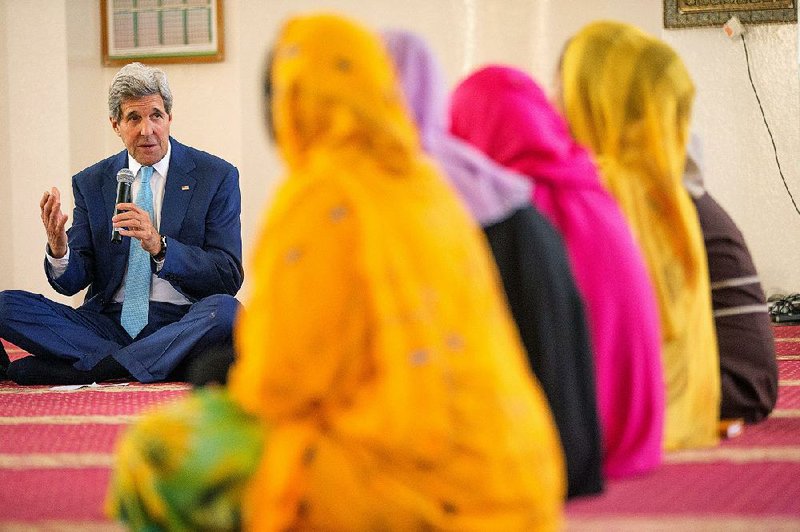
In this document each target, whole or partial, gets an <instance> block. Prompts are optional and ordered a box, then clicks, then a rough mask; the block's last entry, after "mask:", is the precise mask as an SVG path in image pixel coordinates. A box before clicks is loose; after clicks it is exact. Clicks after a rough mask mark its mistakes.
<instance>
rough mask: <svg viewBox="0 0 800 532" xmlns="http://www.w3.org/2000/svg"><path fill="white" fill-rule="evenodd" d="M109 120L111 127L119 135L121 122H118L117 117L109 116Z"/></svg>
mask: <svg viewBox="0 0 800 532" xmlns="http://www.w3.org/2000/svg"><path fill="white" fill-rule="evenodd" d="M108 121H109V122H111V129H113V130H114V133H116V134H117V136H119V122H117V120H116V119H115V118H113V117H110V116H109V117H108Z"/></svg>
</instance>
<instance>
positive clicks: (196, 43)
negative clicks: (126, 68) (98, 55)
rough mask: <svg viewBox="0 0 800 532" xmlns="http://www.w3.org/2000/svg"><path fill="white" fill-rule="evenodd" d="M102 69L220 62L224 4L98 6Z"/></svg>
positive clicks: (180, 1) (129, 1) (167, 0)
mask: <svg viewBox="0 0 800 532" xmlns="http://www.w3.org/2000/svg"><path fill="white" fill-rule="evenodd" d="M100 19H101V37H102V41H103V43H102V46H103V64H104V65H106V66H121V65H125V64H127V63H130V62H132V61H141V62H143V63H151V64H152V63H210V62H215V61H222V59H223V57H224V40H223V18H222V0H100Z"/></svg>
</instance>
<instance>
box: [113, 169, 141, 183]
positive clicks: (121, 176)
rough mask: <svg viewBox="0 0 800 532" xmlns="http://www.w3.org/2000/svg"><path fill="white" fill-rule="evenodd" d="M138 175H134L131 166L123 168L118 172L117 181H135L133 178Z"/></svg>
mask: <svg viewBox="0 0 800 532" xmlns="http://www.w3.org/2000/svg"><path fill="white" fill-rule="evenodd" d="M135 178H136V176H134V175H133V172H131V169H130V168H123V169H122V170H120V171H119V172H117V183H128V184H131V183H133V180H134V179H135Z"/></svg>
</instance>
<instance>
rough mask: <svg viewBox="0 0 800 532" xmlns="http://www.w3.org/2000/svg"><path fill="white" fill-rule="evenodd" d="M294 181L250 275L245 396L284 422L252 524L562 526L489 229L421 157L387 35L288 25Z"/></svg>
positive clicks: (243, 332)
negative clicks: (485, 237)
mask: <svg viewBox="0 0 800 532" xmlns="http://www.w3.org/2000/svg"><path fill="white" fill-rule="evenodd" d="M272 80H273V87H272V91H273V102H272V113H273V116H274V125H275V134H276V137H277V140H278V144H279V147H280V150H281V153H282V154H283V156H284V158H285V160H286V163H287V166H288V174H289V175H288V176H287V178H286V179H285V181H284V182H283V183H282V185H281V187H280V188H279V190H278V192H277V195H276V198H275V200H274V203H273V205H272V207H271V209H270V213H269V215H268V218H267V220H266V222H265V225H264V228H263V230H262V233H261V235H260V237H259V240H258V242H257V244H256V251H255V254H254V258H253V261H252V262H253V263H252V265H251V267H250V270H249V271H250V272H251V276H252V279H253V284H254V287H253V293H252V296H251V298H250V300H249V301H248V303H247V304H246V305H245V308H246V311H245V312H244V313H243V314H242V316H241V318H240V319H239V322H238V324H237V328H236V338H237V348H238V356H239V359H238V360H237V362H236V364H235V366H234V368H233V369H232V372H231V375H230V381H229V387H230V392H231V394H232V396H233V397H234V399H235V400H236V401H238V402H239V404H241V405H242V406H243V407H244V408H245V409H246V410H248V411H249V412H252V413H254V414H256V415H257V416H259V417H260V418H261V419H262V420H264V422H265V423H267V424H269V425H270V426H271V427H272V429H271V431H270V435H269V441H268V443H267V446H266V454H265V459H264V461H263V463H262V465H261V468H260V470H259V472H258V473H257V477H256V479H255V480H254V481H253V486H252V489H251V490H250V492H249V496H248V497H249V498H248V502H247V504H246V505H245V522H246V523H248V525H249V526H250V528H252V529H256V530H272V529H284V528H286V527H291V526H294V527H297V528H299V529H314V527H318V528H319V527H322V528H326V529H331V530H374V529H389V530H405V529H408V530H416V529H420V528H425V527H433V528H437V529H453V530H549V529H554V528H556V527H558V524H559V521H560V510H561V505H562V499H563V496H564V464H563V457H562V456H561V450H560V448H559V444H558V438H557V434H556V432H555V429H554V427H553V424H552V420H551V418H550V414H549V412H548V410H547V407H546V400H545V399H544V396H543V395H542V393H541V391H540V389H539V387H538V385H537V383H536V382H535V380H534V379H533V377H532V375H531V374H530V373H529V372H528V370H527V367H526V362H525V357H524V354H523V352H522V347H521V344H520V341H519V338H518V337H517V333H516V330H515V328H514V326H513V322H512V321H511V318H510V316H509V313H508V310H507V308H506V306H505V302H504V300H503V298H502V297H501V296H500V292H499V290H498V288H499V280H498V278H497V275H496V272H495V270H494V263H493V261H492V260H491V257H490V255H489V252H488V249H487V246H486V244H485V242H484V241H483V236H482V233H481V231H480V229H479V228H478V227H477V226H476V225H475V224H474V223H473V222H472V221H471V218H470V216H469V214H468V213H467V212H466V211H465V210H464V209H463V207H462V206H461V204H460V202H459V200H458V199H457V198H456V197H455V196H454V193H453V192H452V191H451V190H450V188H449V187H448V185H447V184H446V180H445V179H443V178H442V177H441V176H440V175H438V174H437V172H436V170H435V169H434V166H433V165H432V164H430V163H429V162H428V161H427V160H426V159H425V158H424V157H423V156H422V155H421V151H420V148H419V146H418V140H417V134H416V131H415V129H414V127H413V125H412V122H411V120H410V119H409V117H408V116H407V114H406V111H405V109H404V105H403V100H402V97H401V96H400V93H399V91H398V88H397V86H396V84H395V78H394V74H393V70H392V63H391V61H390V59H389V57H388V55H387V54H386V52H385V51H384V49H383V46H382V44H381V41H380V40H379V39H378V38H377V36H375V35H373V34H371V33H370V32H368V31H366V30H365V29H363V28H361V27H360V26H358V25H357V24H355V23H353V22H350V21H348V20H345V19H342V18H340V17H337V16H333V15H310V16H303V17H298V18H295V19H293V20H291V21H289V22H288V24H286V26H285V27H284V28H283V31H282V32H281V34H280V37H279V39H278V42H277V45H276V47H275V50H274V63H273V66H272Z"/></svg>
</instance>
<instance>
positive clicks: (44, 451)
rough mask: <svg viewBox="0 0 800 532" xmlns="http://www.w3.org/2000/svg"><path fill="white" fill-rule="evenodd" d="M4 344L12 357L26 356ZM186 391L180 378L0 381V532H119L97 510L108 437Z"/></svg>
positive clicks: (106, 466) (108, 460)
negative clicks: (83, 384) (121, 382)
mask: <svg viewBox="0 0 800 532" xmlns="http://www.w3.org/2000/svg"><path fill="white" fill-rule="evenodd" d="M4 345H5V346H6V350H7V351H8V355H9V358H11V359H12V360H14V359H16V358H19V357H20V356H24V355H25V354H26V353H24V352H22V351H21V350H19V349H18V348H16V347H14V346H10V345H9V344H6V343H5V342H4ZM186 390H188V386H187V385H185V384H179V383H166V384H148V385H145V384H134V383H131V384H129V385H127V386H102V387H96V388H81V389H79V390H74V391H58V390H51V389H50V388H49V387H47V386H28V387H21V386H16V385H14V384H13V383H11V382H9V381H5V382H0V531H18V530H19V531H22V530H25V531H35V530H41V531H73V530H74V531H75V532H78V531H89V532H94V531H98V532H99V531H108V530H121V528H120V527H117V526H116V525H115V524H113V523H110V522H108V521H107V520H106V518H105V516H104V514H103V501H104V497H105V492H106V487H107V485H108V479H109V466H110V464H111V457H112V453H113V449H114V442H115V440H116V438H117V436H118V435H119V434H120V432H121V431H122V430H123V429H124V428H125V426H126V425H127V424H128V423H130V422H131V420H132V419H134V417H135V416H136V415H137V414H139V413H140V412H142V411H143V410H146V409H149V408H151V407H155V406H157V405H162V404H165V403H167V402H169V401H172V400H174V399H176V398H177V397H180V396H182V395H184V394H185V393H186Z"/></svg>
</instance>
